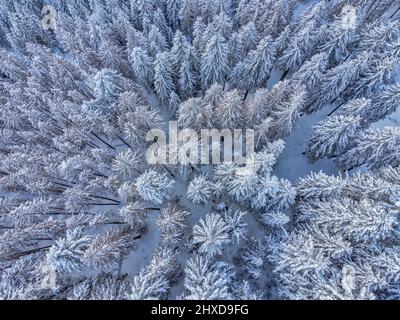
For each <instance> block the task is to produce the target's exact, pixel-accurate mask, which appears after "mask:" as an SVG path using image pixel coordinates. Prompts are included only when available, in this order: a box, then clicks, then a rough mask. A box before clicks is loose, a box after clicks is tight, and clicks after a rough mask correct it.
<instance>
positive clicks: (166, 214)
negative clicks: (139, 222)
mask: <svg viewBox="0 0 400 320" xmlns="http://www.w3.org/2000/svg"><path fill="white" fill-rule="evenodd" d="M188 215H189V212H187V211H185V210H183V209H182V208H180V207H178V206H172V205H171V206H168V207H166V208H163V209H162V210H161V213H160V216H159V217H158V219H157V222H156V223H157V226H158V228H159V229H160V232H161V239H162V241H163V242H164V243H165V244H171V245H176V244H178V243H179V242H180V241H181V240H182V238H183V236H184V232H185V229H186V217H187V216H188Z"/></svg>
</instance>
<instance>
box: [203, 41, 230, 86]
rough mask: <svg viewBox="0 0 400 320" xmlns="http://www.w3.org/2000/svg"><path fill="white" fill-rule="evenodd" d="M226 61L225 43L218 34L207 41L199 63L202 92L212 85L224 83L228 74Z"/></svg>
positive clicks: (227, 61) (227, 62)
mask: <svg viewBox="0 0 400 320" xmlns="http://www.w3.org/2000/svg"><path fill="white" fill-rule="evenodd" d="M228 59H229V56H228V46H227V44H226V41H225V40H224V38H223V37H222V36H221V35H220V34H216V35H214V36H213V37H212V38H211V39H210V40H209V41H208V43H207V46H206V49H205V51H204V54H203V57H202V61H201V82H202V86H203V89H204V90H206V89H208V88H209V87H210V86H211V85H212V84H214V83H220V84H223V83H225V80H226V77H227V76H228V72H229V60H228Z"/></svg>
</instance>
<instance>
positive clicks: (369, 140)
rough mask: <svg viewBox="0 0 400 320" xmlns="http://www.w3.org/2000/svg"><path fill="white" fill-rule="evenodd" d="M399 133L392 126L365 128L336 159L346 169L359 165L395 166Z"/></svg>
mask: <svg viewBox="0 0 400 320" xmlns="http://www.w3.org/2000/svg"><path fill="white" fill-rule="evenodd" d="M399 135H400V131H399V129H398V128H394V127H386V128H384V129H382V130H379V129H375V130H374V129H366V130H365V131H363V132H361V133H360V134H359V135H357V137H356V139H355V141H354V147H353V148H351V149H350V150H348V151H347V152H346V153H344V154H343V155H342V156H341V157H340V158H339V159H338V164H339V165H340V166H341V167H342V168H343V169H346V170H350V169H352V168H354V167H358V166H361V165H365V166H367V167H369V168H379V167H382V166H385V165H392V166H396V165H398V164H399V155H398V151H397V150H398V144H399Z"/></svg>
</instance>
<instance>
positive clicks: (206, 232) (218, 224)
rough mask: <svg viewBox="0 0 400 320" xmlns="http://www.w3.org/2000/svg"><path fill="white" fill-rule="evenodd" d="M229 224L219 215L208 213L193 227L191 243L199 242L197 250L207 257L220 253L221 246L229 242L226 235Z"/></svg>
mask: <svg viewBox="0 0 400 320" xmlns="http://www.w3.org/2000/svg"><path fill="white" fill-rule="evenodd" d="M228 231H229V226H228V225H227V224H226V223H225V221H224V220H223V218H222V217H221V215H219V214H217V213H209V214H207V215H206V217H205V219H200V221H199V223H198V224H196V225H195V226H194V227H193V243H194V244H199V245H200V247H199V252H200V253H204V254H206V255H207V256H209V257H213V256H215V255H219V254H221V253H222V247H223V245H225V244H228V243H230V242H231V240H230V239H229V236H228Z"/></svg>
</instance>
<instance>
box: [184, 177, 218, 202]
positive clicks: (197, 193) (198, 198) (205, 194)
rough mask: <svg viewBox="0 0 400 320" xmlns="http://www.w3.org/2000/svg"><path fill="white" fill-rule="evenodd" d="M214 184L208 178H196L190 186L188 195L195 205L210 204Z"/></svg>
mask: <svg viewBox="0 0 400 320" xmlns="http://www.w3.org/2000/svg"><path fill="white" fill-rule="evenodd" d="M212 189H213V188H212V184H211V182H210V181H208V180H207V176H205V175H199V176H196V177H195V178H194V179H193V180H192V181H191V182H190V184H189V187H188V190H187V195H188V198H189V199H190V200H191V201H192V202H193V203H195V204H205V203H207V202H208V200H209V198H210V196H211V193H212Z"/></svg>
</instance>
